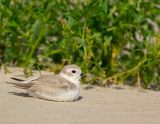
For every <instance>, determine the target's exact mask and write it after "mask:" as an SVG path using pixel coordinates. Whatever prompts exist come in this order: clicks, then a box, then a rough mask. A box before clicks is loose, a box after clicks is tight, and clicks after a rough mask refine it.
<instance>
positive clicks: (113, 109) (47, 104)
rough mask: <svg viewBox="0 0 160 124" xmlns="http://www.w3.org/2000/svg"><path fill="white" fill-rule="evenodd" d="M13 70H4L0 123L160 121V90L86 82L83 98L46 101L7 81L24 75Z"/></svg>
mask: <svg viewBox="0 0 160 124" xmlns="http://www.w3.org/2000/svg"><path fill="white" fill-rule="evenodd" d="M9 70H10V73H7V74H4V72H3V71H2V70H1V71H0V124H160V92H155V91H149V90H139V89H137V88H130V87H127V88H126V87H123V86H122V88H118V89H116V88H100V87H93V88H90V89H86V85H82V88H81V96H82V98H81V99H80V100H79V101H75V102H53V101H46V100H42V99H36V98H32V97H28V96H27V95H26V94H25V91H24V90H22V89H17V88H15V87H12V85H9V84H6V83H5V82H6V81H10V79H9V78H10V77H11V76H17V75H20V74H23V72H22V71H21V69H19V68H10V69H9ZM37 74H38V73H37ZM42 74H46V72H43V73H42ZM47 74H51V73H47Z"/></svg>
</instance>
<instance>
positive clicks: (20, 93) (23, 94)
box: [8, 92, 83, 102]
mask: <svg viewBox="0 0 160 124" xmlns="http://www.w3.org/2000/svg"><path fill="white" fill-rule="evenodd" d="M8 93H9V94H12V95H15V96H22V97H31V96H29V95H28V94H27V93H24V92H19V93H17V92H8ZM82 98H83V97H82V96H79V98H78V99H77V100H76V101H79V100H81V99H82ZM48 101H50V100H48ZM76 101H74V102H76Z"/></svg>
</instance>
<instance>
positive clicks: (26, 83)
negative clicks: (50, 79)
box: [6, 77, 35, 89]
mask: <svg viewBox="0 0 160 124" xmlns="http://www.w3.org/2000/svg"><path fill="white" fill-rule="evenodd" d="M11 79H13V80H15V81H16V82H6V83H8V84H12V85H14V87H16V88H21V89H28V88H30V87H31V86H32V85H33V84H34V83H35V82H34V81H32V80H22V79H18V78H14V77H11Z"/></svg>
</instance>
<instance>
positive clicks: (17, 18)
mask: <svg viewBox="0 0 160 124" xmlns="http://www.w3.org/2000/svg"><path fill="white" fill-rule="evenodd" d="M159 30H160V1H158V0H34V1H30V0H1V1H0V63H1V65H7V66H22V67H24V71H25V73H26V74H30V71H28V70H31V69H39V70H41V69H48V70H50V71H55V72H58V71H59V70H60V69H61V67H62V66H63V65H65V64H70V63H74V64H77V65H79V66H80V67H81V68H82V70H83V72H84V73H86V74H87V78H86V79H85V80H84V82H85V83H90V84H97V85H101V86H105V85H106V84H112V83H116V84H119V83H123V84H130V85H139V86H140V85H141V86H143V87H144V88H150V89H153V90H160V34H159Z"/></svg>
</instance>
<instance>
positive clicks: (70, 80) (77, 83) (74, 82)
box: [59, 73, 80, 86]
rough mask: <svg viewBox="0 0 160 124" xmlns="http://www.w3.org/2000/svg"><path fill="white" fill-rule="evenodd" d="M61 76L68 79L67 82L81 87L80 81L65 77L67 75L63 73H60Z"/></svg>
mask: <svg viewBox="0 0 160 124" xmlns="http://www.w3.org/2000/svg"><path fill="white" fill-rule="evenodd" d="M59 75H60V76H62V77H63V78H64V79H66V80H67V81H69V82H71V83H73V84H75V85H76V86H79V85H80V81H79V80H77V79H74V78H72V77H69V76H67V75H65V74H63V73H59Z"/></svg>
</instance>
